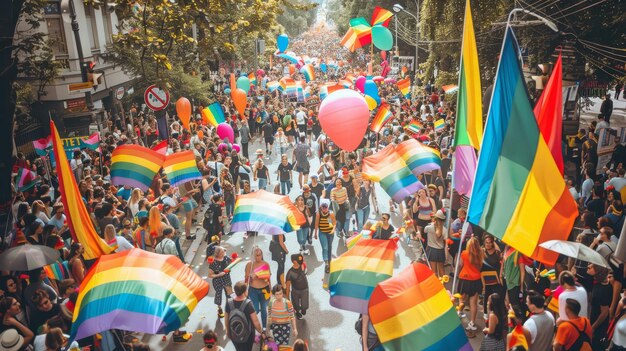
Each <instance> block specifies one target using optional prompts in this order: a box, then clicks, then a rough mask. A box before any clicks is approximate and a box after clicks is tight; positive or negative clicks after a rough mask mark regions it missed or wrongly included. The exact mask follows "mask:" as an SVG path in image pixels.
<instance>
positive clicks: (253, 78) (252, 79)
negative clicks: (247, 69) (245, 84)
mask: <svg viewBox="0 0 626 351" xmlns="http://www.w3.org/2000/svg"><path fill="white" fill-rule="evenodd" d="M248 79H249V80H250V85H253V86H256V75H255V74H254V72H251V73H250V74H248Z"/></svg>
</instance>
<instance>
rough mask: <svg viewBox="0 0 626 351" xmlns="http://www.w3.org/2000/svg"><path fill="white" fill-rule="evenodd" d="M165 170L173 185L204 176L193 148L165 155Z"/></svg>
mask: <svg viewBox="0 0 626 351" xmlns="http://www.w3.org/2000/svg"><path fill="white" fill-rule="evenodd" d="M163 172H165V175H166V176H167V179H168V180H169V181H170V185H171V186H178V185H181V184H184V183H187V182H190V181H192V180H196V179H201V178H202V175H201V174H200V171H199V170H198V164H197V163H196V156H195V155H194V154H193V151H191V150H187V151H182V152H177V153H175V154H171V155H167V156H165V161H163Z"/></svg>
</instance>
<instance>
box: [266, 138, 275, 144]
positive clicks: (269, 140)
mask: <svg viewBox="0 0 626 351" xmlns="http://www.w3.org/2000/svg"><path fill="white" fill-rule="evenodd" d="M265 143H266V144H270V145H272V144H274V137H269V138H265Z"/></svg>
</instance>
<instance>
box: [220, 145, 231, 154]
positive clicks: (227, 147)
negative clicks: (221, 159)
mask: <svg viewBox="0 0 626 351" xmlns="http://www.w3.org/2000/svg"><path fill="white" fill-rule="evenodd" d="M231 150H232V147H231V144H228V143H220V144H219V145H218V146H217V151H219V152H221V153H223V154H225V153H226V152H228V151H231Z"/></svg>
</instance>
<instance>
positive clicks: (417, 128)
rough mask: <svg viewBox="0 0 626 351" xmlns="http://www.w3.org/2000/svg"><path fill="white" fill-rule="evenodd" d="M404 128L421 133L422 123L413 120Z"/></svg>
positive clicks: (414, 132)
mask: <svg viewBox="0 0 626 351" xmlns="http://www.w3.org/2000/svg"><path fill="white" fill-rule="evenodd" d="M404 129H405V130H407V131H409V132H411V133H413V134H419V132H420V129H422V124H421V123H419V122H417V121H411V123H409V124H407V125H406V126H404Z"/></svg>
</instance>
